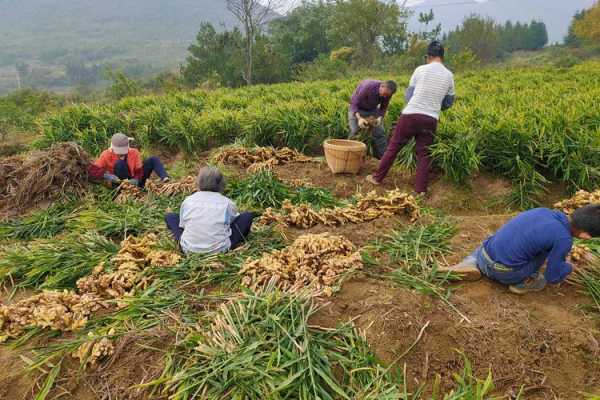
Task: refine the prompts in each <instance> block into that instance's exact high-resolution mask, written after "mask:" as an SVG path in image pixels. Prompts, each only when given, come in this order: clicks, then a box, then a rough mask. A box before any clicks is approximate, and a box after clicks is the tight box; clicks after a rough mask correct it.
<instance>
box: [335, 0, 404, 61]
mask: <svg viewBox="0 0 600 400" xmlns="http://www.w3.org/2000/svg"><path fill="white" fill-rule="evenodd" d="M406 15H407V14H406V11H405V10H404V9H403V8H402V7H401V6H399V5H398V4H397V3H396V2H383V1H381V0H336V3H335V12H334V14H333V18H332V24H331V31H332V34H333V36H334V37H335V41H336V45H337V46H339V47H341V46H348V47H352V48H353V49H355V51H356V55H355V60H356V61H357V63H358V64H360V65H365V66H369V65H371V64H372V63H373V60H374V58H375V55H376V54H377V52H378V51H379V50H380V46H379V45H380V42H383V41H384V39H386V41H387V43H388V44H389V43H390V42H392V43H393V42H397V41H398V38H403V37H404V38H406V25H405V23H404V21H403V19H404V17H405V16H406ZM337 46H336V47H337Z"/></svg>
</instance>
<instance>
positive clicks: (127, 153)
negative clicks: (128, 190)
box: [90, 133, 169, 187]
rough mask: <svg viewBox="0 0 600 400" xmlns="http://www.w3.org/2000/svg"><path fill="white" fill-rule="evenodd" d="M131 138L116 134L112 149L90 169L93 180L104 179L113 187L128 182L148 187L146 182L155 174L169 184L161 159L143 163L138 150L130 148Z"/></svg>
mask: <svg viewBox="0 0 600 400" xmlns="http://www.w3.org/2000/svg"><path fill="white" fill-rule="evenodd" d="M130 140H131V138H129V137H127V136H126V135H124V134H123V133H116V134H114V135H113V137H112V138H111V141H110V149H107V150H104V151H103V152H102V154H100V157H99V158H98V159H97V160H96V161H94V163H93V164H92V166H91V168H90V176H91V177H92V178H98V179H100V178H102V179H104V181H105V182H107V183H108V184H111V185H118V184H120V183H121V182H122V181H128V182H129V183H132V184H134V185H136V186H139V187H144V186H145V185H146V180H147V179H148V178H149V177H150V175H151V174H152V172H155V173H156V174H157V175H158V176H159V178H160V179H161V181H163V182H168V181H169V175H168V174H167V172H166V171H165V167H164V166H163V164H162V163H161V161H160V159H159V158H158V157H156V156H153V157H148V158H146V159H145V160H144V161H143V162H142V157H141V155H140V152H139V151H138V150H137V149H134V148H132V147H130V146H129V141H130Z"/></svg>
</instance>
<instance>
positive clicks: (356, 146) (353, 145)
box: [323, 139, 367, 152]
mask: <svg viewBox="0 0 600 400" xmlns="http://www.w3.org/2000/svg"><path fill="white" fill-rule="evenodd" d="M332 142H338V143H332ZM339 142H341V143H345V144H341V143H339ZM323 147H324V148H329V149H331V150H343V151H350V152H355V151H363V150H365V149H366V148H367V145H366V144H364V143H363V142H359V141H357V140H350V139H328V140H326V141H325V142H324V143H323Z"/></svg>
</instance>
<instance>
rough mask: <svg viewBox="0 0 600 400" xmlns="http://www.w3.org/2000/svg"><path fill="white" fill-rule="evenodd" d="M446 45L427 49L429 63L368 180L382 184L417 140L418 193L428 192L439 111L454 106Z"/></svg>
mask: <svg viewBox="0 0 600 400" xmlns="http://www.w3.org/2000/svg"><path fill="white" fill-rule="evenodd" d="M443 61H444V46H443V45H442V44H441V43H440V42H438V41H437V40H436V41H433V42H431V43H430V44H429V46H428V48H427V64H426V65H422V66H420V67H419V68H417V69H416V70H415V72H414V74H413V75H412V78H410V84H409V87H408V89H407V90H406V95H405V98H406V102H407V103H408V104H407V105H406V107H405V108H404V110H403V111H402V115H401V116H400V120H399V121H398V124H397V125H396V129H395V131H394V133H393V135H392V137H391V139H390V141H389V144H388V146H387V148H386V151H385V154H384V155H383V158H382V159H381V161H380V162H379V167H378V168H377V171H375V173H374V174H373V175H369V176H367V178H366V179H367V181H368V182H370V183H372V184H374V185H379V184H381V182H382V181H383V179H384V178H385V177H386V176H387V174H388V172H389V171H390V168H391V167H392V165H393V164H394V161H395V159H396V156H397V155H398V152H399V151H400V149H402V147H403V146H404V145H406V144H407V143H408V141H409V140H410V139H411V138H412V137H414V138H415V141H416V154H417V177H416V184H415V192H417V194H422V195H424V194H426V193H427V184H428V180H429V168H430V165H431V156H430V152H429V147H430V146H431V145H432V144H433V137H434V135H435V131H436V129H437V125H438V120H439V118H440V112H441V111H442V110H447V109H448V108H450V107H451V106H452V104H453V103H454V96H455V91H454V75H453V74H452V72H450V71H449V70H448V69H447V68H446V67H445V66H444V64H443Z"/></svg>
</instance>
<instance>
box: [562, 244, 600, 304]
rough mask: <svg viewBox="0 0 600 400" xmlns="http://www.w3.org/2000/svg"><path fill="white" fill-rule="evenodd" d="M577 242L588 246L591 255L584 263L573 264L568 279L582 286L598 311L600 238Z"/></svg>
mask: <svg viewBox="0 0 600 400" xmlns="http://www.w3.org/2000/svg"><path fill="white" fill-rule="evenodd" d="M579 244H583V245H585V246H586V247H588V248H589V249H590V250H591V252H592V255H593V257H592V260H591V261H590V262H588V263H587V264H586V265H580V266H575V267H574V268H573V273H572V276H571V277H570V279H569V280H570V281H571V282H574V283H576V284H577V285H578V286H580V287H581V288H583V291H584V292H585V293H586V294H588V295H589V296H590V297H591V298H592V300H593V302H594V305H593V307H592V308H593V309H594V310H595V311H597V312H600V240H599V239H592V240H586V241H581V242H580V243H579Z"/></svg>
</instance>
